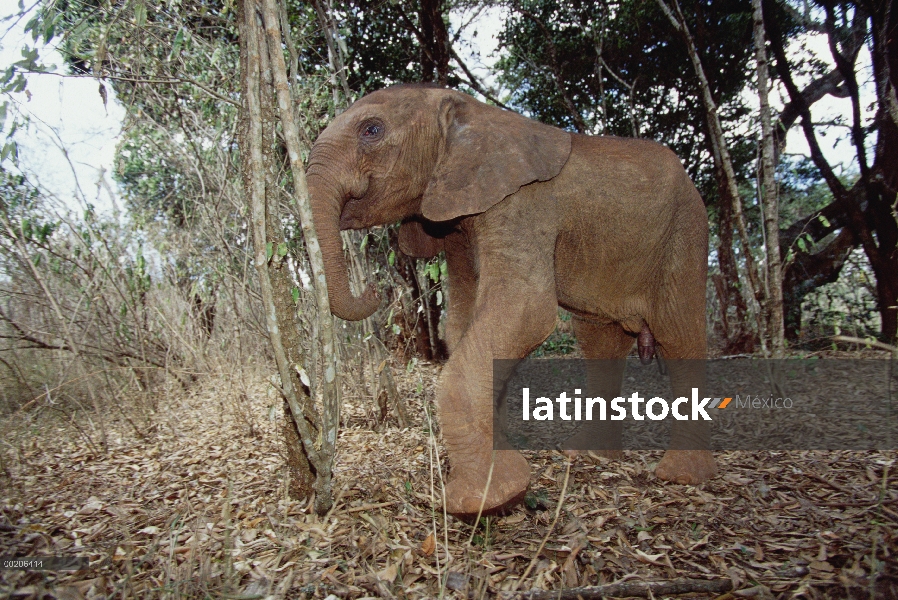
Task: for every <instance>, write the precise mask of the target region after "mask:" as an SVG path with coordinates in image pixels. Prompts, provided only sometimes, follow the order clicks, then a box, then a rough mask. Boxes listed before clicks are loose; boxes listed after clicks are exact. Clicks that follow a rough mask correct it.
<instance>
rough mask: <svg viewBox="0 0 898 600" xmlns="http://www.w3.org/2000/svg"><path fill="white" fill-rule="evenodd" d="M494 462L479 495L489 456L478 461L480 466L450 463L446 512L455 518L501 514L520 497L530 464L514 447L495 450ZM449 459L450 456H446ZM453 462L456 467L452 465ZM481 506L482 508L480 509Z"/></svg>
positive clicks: (524, 486) (521, 497) (523, 491)
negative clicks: (488, 481)
mask: <svg viewBox="0 0 898 600" xmlns="http://www.w3.org/2000/svg"><path fill="white" fill-rule="evenodd" d="M495 456H496V464H495V466H494V467H493V476H492V479H490V486H489V489H488V490H486V500H484V498H483V493H484V489H485V488H486V483H487V476H488V475H489V459H487V460H486V461H483V462H480V461H478V462H479V465H478V466H481V467H483V468H477V469H472V468H471V466H469V465H461V464H458V463H456V464H454V465H453V468H452V473H450V474H451V475H452V480H451V481H450V482H449V484H448V485H447V486H446V498H445V501H446V512H448V513H449V514H452V515H455V516H456V517H476V516H477V513H478V512H480V514H482V515H491V514H496V513H502V512H504V511H505V510H506V509H508V508H511V507H512V506H514V505H515V504H517V503H518V502H520V501H521V500H523V499H524V495H525V494H526V493H527V485H528V484H529V483H530V464H529V463H528V462H527V459H525V458H524V457H523V456H521V453H520V452H518V451H517V450H497V451H496V452H495ZM450 461H451V458H450ZM456 465H457V466H456ZM481 506H482V507H483V508H482V510H481Z"/></svg>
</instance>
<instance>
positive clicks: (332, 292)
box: [308, 173, 380, 321]
mask: <svg viewBox="0 0 898 600" xmlns="http://www.w3.org/2000/svg"><path fill="white" fill-rule="evenodd" d="M308 183H309V195H310V197H311V202H312V218H313V219H314V221H315V229H316V231H317V233H318V242H319V244H320V245H321V253H322V255H323V260H324V271H325V276H326V277H327V293H328V297H329V298H330V305H331V312H332V313H333V314H334V315H336V316H338V317H340V318H341V319H345V320H347V321H361V320H362V319H365V318H367V317H369V316H371V315H372V314H373V313H374V311H375V310H377V307H378V306H379V305H380V297H379V296H378V293H377V289H376V288H375V287H374V285H373V284H368V287H367V288H366V289H365V291H364V292H363V293H362V295H361V296H355V295H353V293H352V290H351V289H350V287H349V271H348V265H347V264H346V257H345V256H344V255H343V240H342V238H341V237H340V213H341V211H342V209H343V204H344V202H345V200H344V199H343V198H344V196H343V194H341V193H339V192H338V191H337V190H336V189H330V188H332V187H333V186H328V185H327V184H326V183H325V181H324V180H323V179H322V177H321V176H320V175H318V174H314V173H309V177H308Z"/></svg>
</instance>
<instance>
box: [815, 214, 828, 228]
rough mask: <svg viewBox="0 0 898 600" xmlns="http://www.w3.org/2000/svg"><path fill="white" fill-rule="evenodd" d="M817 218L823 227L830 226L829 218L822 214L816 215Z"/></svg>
mask: <svg viewBox="0 0 898 600" xmlns="http://www.w3.org/2000/svg"><path fill="white" fill-rule="evenodd" d="M817 219H819V220H820V222H821V223H823V226H824V227H830V224H829V219H827V218H826V217H824V216H823V215H817Z"/></svg>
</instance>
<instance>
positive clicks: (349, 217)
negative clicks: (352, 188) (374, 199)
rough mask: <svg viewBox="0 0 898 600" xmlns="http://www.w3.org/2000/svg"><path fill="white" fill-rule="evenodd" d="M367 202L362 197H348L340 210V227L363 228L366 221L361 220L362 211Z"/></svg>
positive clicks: (365, 225) (366, 224) (342, 228)
mask: <svg viewBox="0 0 898 600" xmlns="http://www.w3.org/2000/svg"><path fill="white" fill-rule="evenodd" d="M366 204H367V203H366V202H365V200H364V199H363V198H350V199H349V200H347V201H346V204H344V205H343V210H342V211H340V229H341V230H346V229H363V228H365V227H367V226H368V223H367V222H366V221H365V220H363V213H364V209H365V205H366Z"/></svg>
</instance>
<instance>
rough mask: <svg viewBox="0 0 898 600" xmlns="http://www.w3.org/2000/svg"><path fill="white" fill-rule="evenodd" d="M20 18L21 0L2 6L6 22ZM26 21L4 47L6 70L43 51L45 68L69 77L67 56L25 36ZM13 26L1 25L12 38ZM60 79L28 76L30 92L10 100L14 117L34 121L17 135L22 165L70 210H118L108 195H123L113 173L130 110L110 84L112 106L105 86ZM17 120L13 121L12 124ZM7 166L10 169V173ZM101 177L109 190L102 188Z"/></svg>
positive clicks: (0, 54)
mask: <svg viewBox="0 0 898 600" xmlns="http://www.w3.org/2000/svg"><path fill="white" fill-rule="evenodd" d="M17 12H18V5H17V2H16V1H15V0H0V17H8V16H9V15H12V14H15V13H17ZM27 21H28V19H27V18H24V19H21V20H20V21H19V22H18V24H16V25H15V26H14V27H13V28H12V29H11V30H10V31H8V32H7V33H6V35H5V36H4V37H3V39H2V41H0V69H6V67H7V66H8V65H10V64H11V63H14V62H16V61H18V60H21V58H22V56H21V48H22V47H23V46H24V45H26V44H27V45H28V46H29V47H34V46H35V45H37V46H38V49H39V53H40V59H41V62H42V63H43V64H45V65H55V66H56V70H55V72H56V73H58V74H62V73H64V72H65V69H64V66H63V59H62V56H61V55H60V54H59V53H58V52H56V51H55V50H54V49H53V42H52V41H51V43H50V44H49V45H47V46H42V45H41V44H40V41H38V42H37V43H35V42H34V40H33V39H32V37H31V34H30V33H28V34H26V33H25V31H24V27H25V23H26V22H27ZM9 24H10V21H8V20H6V21H4V22H3V24H2V25H0V31H4V32H6V30H7V28H9ZM58 74H32V75H28V76H27V79H28V87H27V92H29V93H30V97H29V95H28V94H26V93H20V94H13V95H11V96H10V97H8V98H9V99H10V100H11V102H10V105H11V106H10V109H11V112H14V111H15V110H18V111H19V112H20V113H21V114H22V115H28V116H29V117H30V120H31V122H30V124H29V125H28V127H27V128H25V129H20V130H19V131H17V132H16V134H15V139H16V141H17V142H18V145H19V162H20V166H21V167H22V170H23V171H25V172H26V173H27V174H28V175H29V177H30V178H31V179H32V181H35V182H37V183H39V184H40V185H41V187H43V188H44V189H45V191H46V192H47V193H49V194H52V195H53V196H55V197H57V198H58V199H59V200H61V201H63V202H64V203H66V204H67V205H69V206H72V207H75V206H78V205H79V204H80V203H81V202H84V201H86V202H90V203H91V204H93V205H94V206H95V207H96V209H97V210H98V211H104V212H105V211H107V210H110V209H111V208H112V204H111V202H112V201H111V198H110V196H109V193H108V191H107V190H109V189H111V190H113V193H117V191H116V186H115V183H114V182H113V181H112V178H111V176H110V173H111V172H112V169H113V167H114V160H115V147H116V145H117V143H118V135H119V133H120V132H121V124H122V120H123V119H124V117H125V109H124V108H123V107H122V106H121V104H119V103H118V101H117V100H116V98H115V93H114V92H113V90H112V86H111V85H110V84H109V82H106V83H105V87H106V92H107V104H106V106H105V107H104V106H103V100H102V98H101V97H100V93H99V82H98V81H97V80H96V79H92V78H89V77H77V78H76V77H61V76H59V75H58ZM10 118H11V117H8V120H9V119H10ZM9 167H10V163H8V162H7V163H5V164H4V168H9ZM101 177H103V178H104V179H105V184H106V185H100V181H101V179H100V178H101Z"/></svg>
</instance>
